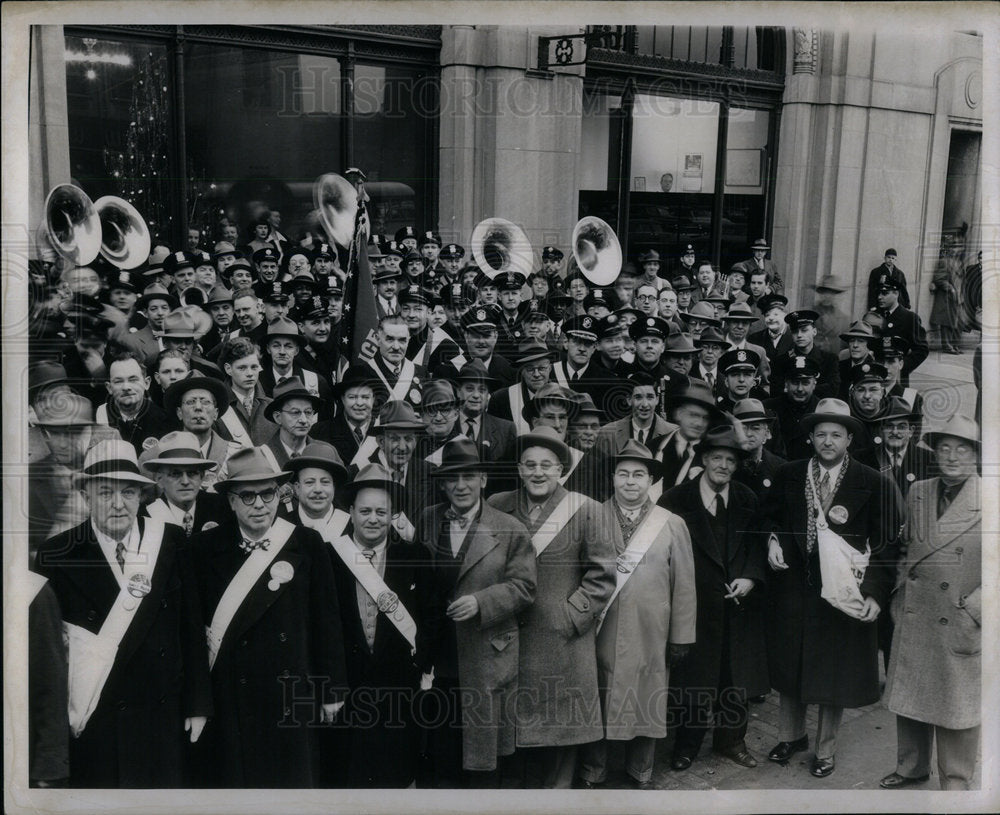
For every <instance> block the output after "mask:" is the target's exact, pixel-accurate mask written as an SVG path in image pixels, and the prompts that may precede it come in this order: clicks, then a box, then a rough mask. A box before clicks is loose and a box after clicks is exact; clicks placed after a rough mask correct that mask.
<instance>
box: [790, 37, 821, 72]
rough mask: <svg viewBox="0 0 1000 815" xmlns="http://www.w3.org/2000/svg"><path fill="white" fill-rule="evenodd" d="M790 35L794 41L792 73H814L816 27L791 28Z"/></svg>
mask: <svg viewBox="0 0 1000 815" xmlns="http://www.w3.org/2000/svg"><path fill="white" fill-rule="evenodd" d="M792 37H793V39H794V41H795V43H794V46H795V51H794V54H795V56H794V59H793V62H792V73H793V74H814V73H816V51H817V48H816V41H817V36H816V29H815V28H794V29H792Z"/></svg>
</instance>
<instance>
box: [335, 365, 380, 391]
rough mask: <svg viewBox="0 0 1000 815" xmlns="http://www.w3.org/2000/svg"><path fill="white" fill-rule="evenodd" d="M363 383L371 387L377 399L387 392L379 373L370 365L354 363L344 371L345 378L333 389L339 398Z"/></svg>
mask: <svg viewBox="0 0 1000 815" xmlns="http://www.w3.org/2000/svg"><path fill="white" fill-rule="evenodd" d="M361 385H367V386H368V387H370V388H371V389H372V391H373V392H374V394H375V398H376V399H379V398H384V396H385V394H386V393H387V391H386V388H385V385H384V384H382V380H380V379H379V378H378V375H377V374H376V373H375V371H374V370H372V368H371V366H370V365H352V366H351V367H350V368H348V369H347V370H346V371H344V377H343V379H341V380H340V381H339V382H337V383H336V384H335V385H334V386H333V388H332V389H331V391H332V393H333V395H334V397H335V398H337V399H339V398H340V397H341V396H343V395H344V394H345V393H347V391H349V390H350V389H351V388H357V387H359V386H361ZM380 395H381V396H380Z"/></svg>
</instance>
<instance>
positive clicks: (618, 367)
mask: <svg viewBox="0 0 1000 815" xmlns="http://www.w3.org/2000/svg"><path fill="white" fill-rule="evenodd" d="M627 330H628V329H627V326H626V325H625V323H623V322H622V320H621V318H620V317H619V316H618V315H617V314H608V315H606V316H604V317H602V318H601V319H599V320H598V321H597V328H596V331H597V361H598V362H600V363H601V365H603V366H604V367H605V368H606V369H607V370H609V371H611V373H613V374H614V375H615V376H616V377H618V378H619V379H624V378H625V377H626V376H627V375H628V371H629V364H628V363H627V362H625V361H623V360H622V354H623V353H625V335H626V332H627Z"/></svg>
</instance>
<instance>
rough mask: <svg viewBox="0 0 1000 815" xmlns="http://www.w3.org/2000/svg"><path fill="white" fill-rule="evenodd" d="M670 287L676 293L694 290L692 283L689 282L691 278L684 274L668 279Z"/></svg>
mask: <svg viewBox="0 0 1000 815" xmlns="http://www.w3.org/2000/svg"><path fill="white" fill-rule="evenodd" d="M670 285H671V286H672V287H673V289H674V291H676V292H682V291H694V290H695V288H696V287H695V285H694V283H692V282H691V278H690V277H688V276H687V275H684V274H680V275H676V276H674V277H672V278H670Z"/></svg>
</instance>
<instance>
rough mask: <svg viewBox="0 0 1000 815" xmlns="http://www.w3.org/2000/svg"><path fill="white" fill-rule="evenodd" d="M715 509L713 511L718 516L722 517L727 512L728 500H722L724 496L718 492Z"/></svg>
mask: <svg viewBox="0 0 1000 815" xmlns="http://www.w3.org/2000/svg"><path fill="white" fill-rule="evenodd" d="M714 509H715V511H714V512H713V513H712V514H713V515H715V517H716V518H721V517H722V516H723V515H724V514H725V512H726V502H725V501H723V500H722V496H721V495H718V494H716V496H715V507H714Z"/></svg>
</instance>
